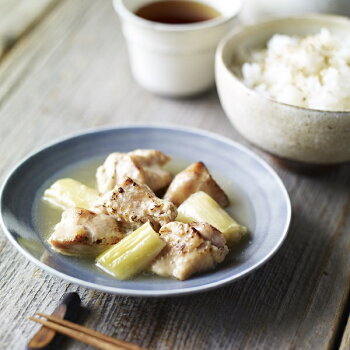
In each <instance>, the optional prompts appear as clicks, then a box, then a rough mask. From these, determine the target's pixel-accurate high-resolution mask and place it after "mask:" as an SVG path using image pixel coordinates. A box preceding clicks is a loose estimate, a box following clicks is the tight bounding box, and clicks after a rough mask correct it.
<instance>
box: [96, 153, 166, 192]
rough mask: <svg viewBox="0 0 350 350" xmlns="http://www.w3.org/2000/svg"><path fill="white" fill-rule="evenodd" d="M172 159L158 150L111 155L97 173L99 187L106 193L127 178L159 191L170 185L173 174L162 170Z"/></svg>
mask: <svg viewBox="0 0 350 350" xmlns="http://www.w3.org/2000/svg"><path fill="white" fill-rule="evenodd" d="M170 159H171V158H170V157H168V156H167V155H166V154H164V153H162V152H160V151H157V150H147V149H139V150H135V151H133V152H129V153H111V154H110V155H109V156H108V157H107V158H106V160H105V162H104V164H103V165H101V166H100V167H98V169H97V172H96V179H97V187H98V190H99V192H100V193H106V192H108V191H111V190H113V188H114V187H115V186H116V185H117V184H118V183H120V182H122V181H123V180H124V179H125V178H126V177H130V178H132V179H134V180H135V181H137V182H140V183H144V184H146V185H148V186H149V187H150V188H151V189H152V190H153V191H157V190H159V189H161V188H164V187H166V186H168V185H169V183H170V182H171V179H172V176H171V174H170V173H169V172H168V171H166V170H164V169H163V168H162V166H163V165H165V164H166V163H168V162H169V161H170Z"/></svg>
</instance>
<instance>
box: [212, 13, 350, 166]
mask: <svg viewBox="0 0 350 350" xmlns="http://www.w3.org/2000/svg"><path fill="white" fill-rule="evenodd" d="M321 28H328V29H329V30H330V31H331V32H332V33H335V34H339V35H349V33H350V21H349V20H348V19H346V18H343V17H337V16H327V15H312V16H311V15H310V16H303V17H289V18H282V19H275V20H271V21H268V22H263V23H258V24H255V25H252V26H248V27H244V28H242V29H239V30H238V31H236V32H234V33H231V34H229V35H228V36H226V37H225V38H224V39H223V40H222V41H221V43H220V44H219V47H218V49H217V53H216V84H217V88H218V93H219V97H220V101H221V104H222V107H223V109H224V111H225V112H226V114H227V116H228V118H229V119H230V121H231V122H232V124H233V125H234V126H235V128H236V129H237V130H238V131H239V132H240V133H241V134H242V135H243V136H245V137H246V138H247V139H248V140H249V141H250V142H252V143H254V144H255V145H257V146H259V147H261V148H262V149H264V150H266V151H268V152H270V153H272V154H275V155H277V156H279V157H281V158H286V159H290V160H294V161H299V162H307V163H317V164H335V163H342V162H347V161H349V160H350V112H328V111H320V110H311V109H306V108H300V107H296V106H291V105H288V104H284V103H280V102H276V101H274V100H271V99H268V98H266V97H263V96H261V95H259V94H258V93H257V92H256V91H254V90H252V89H249V88H248V87H246V86H245V85H244V84H243V83H242V81H241V73H240V72H241V66H242V64H243V63H244V62H245V61H246V60H247V57H248V56H249V53H250V52H251V51H253V50H257V49H262V48H263V47H264V46H265V45H266V42H267V41H268V40H269V39H270V38H271V36H273V35H274V34H276V33H280V34H287V35H300V36H305V35H310V34H315V33H317V32H319V30H320V29H321Z"/></svg>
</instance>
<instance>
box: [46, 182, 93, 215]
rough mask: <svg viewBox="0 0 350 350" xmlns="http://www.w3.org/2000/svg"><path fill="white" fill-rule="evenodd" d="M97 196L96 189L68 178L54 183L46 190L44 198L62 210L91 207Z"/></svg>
mask: <svg viewBox="0 0 350 350" xmlns="http://www.w3.org/2000/svg"><path fill="white" fill-rule="evenodd" d="M97 197H98V192H97V191H96V190H95V189H93V188H91V187H88V186H85V185H84V184H82V183H81V182H79V181H76V180H73V179H69V178H66V179H60V180H57V181H56V182H55V183H53V184H52V185H51V187H49V188H48V189H47V190H46V191H45V192H44V195H43V200H45V201H48V202H49V203H50V204H51V205H53V206H55V207H57V208H59V209H62V210H65V209H68V208H74V207H78V208H83V209H89V208H91V206H92V204H93V202H94V201H95V200H96V198H97Z"/></svg>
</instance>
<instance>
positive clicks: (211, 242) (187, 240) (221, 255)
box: [151, 222, 228, 280]
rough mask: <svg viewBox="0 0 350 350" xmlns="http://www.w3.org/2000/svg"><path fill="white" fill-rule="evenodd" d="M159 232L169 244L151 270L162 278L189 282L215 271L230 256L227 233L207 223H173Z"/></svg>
mask: <svg viewBox="0 0 350 350" xmlns="http://www.w3.org/2000/svg"><path fill="white" fill-rule="evenodd" d="M159 233H160V237H161V238H162V239H163V240H164V241H165V242H166V244H167V245H166V246H165V248H164V249H163V251H162V253H161V255H160V256H159V257H158V258H157V259H156V260H155V262H154V263H153V264H152V265H151V270H152V271H153V272H154V273H156V274H158V275H160V276H173V277H175V278H177V279H179V280H185V279H187V278H189V277H190V276H191V275H193V274H195V273H198V272H201V271H205V270H209V269H213V268H214V267H215V266H216V265H217V264H218V263H220V262H222V261H223V260H224V259H225V256H226V255H227V253H228V248H227V246H226V244H225V238H224V236H223V234H222V233H221V232H220V231H218V230H217V229H216V228H215V227H213V226H211V225H209V224H206V223H195V222H193V223H190V224H184V223H181V222H170V223H169V224H167V225H165V226H163V227H162V228H161V230H160V231H159Z"/></svg>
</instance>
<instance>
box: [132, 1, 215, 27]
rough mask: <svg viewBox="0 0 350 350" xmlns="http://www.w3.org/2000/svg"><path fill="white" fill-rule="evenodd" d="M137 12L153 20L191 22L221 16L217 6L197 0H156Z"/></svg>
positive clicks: (175, 22) (168, 22)
mask: <svg viewBox="0 0 350 350" xmlns="http://www.w3.org/2000/svg"><path fill="white" fill-rule="evenodd" d="M135 14H136V15H137V16H139V17H142V18H144V19H147V20H149V21H152V22H159V23H166V24H189V23H197V22H204V21H208V20H210V19H213V18H216V17H219V16H221V13H220V12H219V11H218V10H216V9H215V8H213V7H211V6H209V5H206V4H202V3H200V2H197V1H174V0H166V1H156V2H152V3H150V4H147V5H145V6H142V7H141V8H139V9H138V10H137V11H136V12H135Z"/></svg>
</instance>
